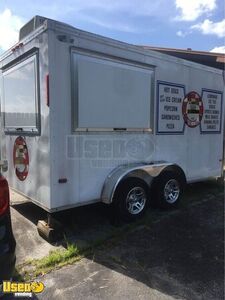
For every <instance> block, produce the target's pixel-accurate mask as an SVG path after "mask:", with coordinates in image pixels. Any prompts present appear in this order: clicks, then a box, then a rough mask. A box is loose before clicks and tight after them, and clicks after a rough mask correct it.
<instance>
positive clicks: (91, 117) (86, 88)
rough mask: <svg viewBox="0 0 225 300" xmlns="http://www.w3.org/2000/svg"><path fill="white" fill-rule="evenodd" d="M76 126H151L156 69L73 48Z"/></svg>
mask: <svg viewBox="0 0 225 300" xmlns="http://www.w3.org/2000/svg"><path fill="white" fill-rule="evenodd" d="M72 71H73V79H72V89H73V91H72V103H73V107H74V109H73V118H72V119H73V128H74V129H75V130H79V129H80V130H82V129H84V130H100V131H101V130H116V129H119V130H120V129H124V130H129V129H130V130H132V129H137V130H143V129H150V121H151V120H150V116H151V100H152V99H151V98H152V85H153V70H152V69H151V68H147V67H143V66H142V65H136V64H134V63H129V62H127V61H120V60H115V59H108V58H102V57H98V56H94V55H89V54H83V53H79V52H76V51H72Z"/></svg>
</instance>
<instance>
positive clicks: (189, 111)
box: [182, 91, 204, 128]
mask: <svg viewBox="0 0 225 300" xmlns="http://www.w3.org/2000/svg"><path fill="white" fill-rule="evenodd" d="M203 112H204V109H203V102H202V99H201V97H200V95H199V94H198V93H197V92H194V91H192V92H190V93H188V94H187V95H186V96H185V98H184V100H183V104H182V113H183V118H184V122H185V123H186V124H187V126H189V127H191V128H194V127H196V126H198V125H199V124H200V123H201V120H202V117H203Z"/></svg>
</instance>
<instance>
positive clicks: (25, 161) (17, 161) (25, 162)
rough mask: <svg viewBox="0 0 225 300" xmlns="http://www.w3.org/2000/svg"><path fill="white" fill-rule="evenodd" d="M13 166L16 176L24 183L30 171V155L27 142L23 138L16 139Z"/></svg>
mask: <svg viewBox="0 0 225 300" xmlns="http://www.w3.org/2000/svg"><path fill="white" fill-rule="evenodd" d="M13 164H14V168H15V173H16V176H17V177H18V179H19V180H21V181H24V180H25V179H26V178H27V175H28V171H29V154H28V149H27V144H26V141H25V139H24V138H23V137H21V136H19V137H17V138H16V140H15V143H14V148H13Z"/></svg>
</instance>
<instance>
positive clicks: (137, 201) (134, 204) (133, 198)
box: [126, 187, 147, 215]
mask: <svg viewBox="0 0 225 300" xmlns="http://www.w3.org/2000/svg"><path fill="white" fill-rule="evenodd" d="M146 201H147V196H146V192H145V190H144V188H142V187H134V188H132V189H131V190H130V191H129V193H128V195H127V198H126V206H127V210H128V211H129V213H130V214H132V215H137V214H139V213H140V212H141V211H142V210H143V209H144V207H145V204H146Z"/></svg>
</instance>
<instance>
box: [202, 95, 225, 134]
mask: <svg viewBox="0 0 225 300" xmlns="http://www.w3.org/2000/svg"><path fill="white" fill-rule="evenodd" d="M202 101H203V106H204V114H203V118H202V122H201V132H211V133H218V132H220V130H221V121H222V120H221V118H222V111H221V110H222V92H218V91H211V90H204V89H203V90H202Z"/></svg>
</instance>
